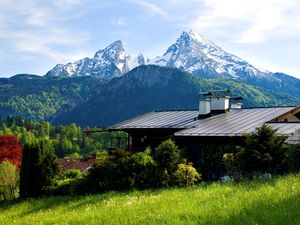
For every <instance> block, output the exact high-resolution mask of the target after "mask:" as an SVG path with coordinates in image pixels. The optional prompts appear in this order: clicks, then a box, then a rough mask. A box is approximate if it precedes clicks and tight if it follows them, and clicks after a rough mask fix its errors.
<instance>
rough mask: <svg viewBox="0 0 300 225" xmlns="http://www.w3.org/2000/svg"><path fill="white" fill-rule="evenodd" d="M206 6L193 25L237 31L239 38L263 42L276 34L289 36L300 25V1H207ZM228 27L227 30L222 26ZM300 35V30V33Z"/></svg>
mask: <svg viewBox="0 0 300 225" xmlns="http://www.w3.org/2000/svg"><path fill="white" fill-rule="evenodd" d="M202 3H203V4H204V8H203V7H202V8H201V9H199V11H198V16H197V18H196V20H193V21H191V22H190V24H189V26H190V27H192V28H194V29H196V30H199V31H205V30H218V31H221V30H222V32H224V30H225V33H226V29H227V30H228V31H230V32H231V33H232V31H233V30H234V31H235V32H234V33H235V35H234V36H235V41H236V42H241V43H262V42H264V41H266V40H267V39H269V38H271V37H272V36H273V35H274V32H277V35H281V36H289V35H293V34H295V29H297V30H298V31H299V27H300V25H299V24H300V1H296V0H290V1H279V0H243V1H238V0H226V1H224V0H203V1H202ZM221 28H224V29H221ZM298 35H299V32H298Z"/></svg>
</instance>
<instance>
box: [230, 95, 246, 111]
mask: <svg viewBox="0 0 300 225" xmlns="http://www.w3.org/2000/svg"><path fill="white" fill-rule="evenodd" d="M230 100H231V103H230V109H241V108H242V105H243V103H242V101H243V97H240V96H239V97H230Z"/></svg>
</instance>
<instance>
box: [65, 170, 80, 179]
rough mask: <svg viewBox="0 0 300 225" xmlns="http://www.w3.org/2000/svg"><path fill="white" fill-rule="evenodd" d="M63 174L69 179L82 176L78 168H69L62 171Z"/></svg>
mask: <svg viewBox="0 0 300 225" xmlns="http://www.w3.org/2000/svg"><path fill="white" fill-rule="evenodd" d="M64 176H65V177H66V178H69V179H79V178H81V177H82V173H81V171H80V170H78V169H70V170H67V171H66V172H65V173H64Z"/></svg>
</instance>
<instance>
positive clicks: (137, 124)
mask: <svg viewBox="0 0 300 225" xmlns="http://www.w3.org/2000/svg"><path fill="white" fill-rule="evenodd" d="M197 117H198V111H197V110H187V111H161V112H150V113H146V114H144V115H141V116H138V117H135V118H133V119H130V120H126V121H124V122H122V123H119V124H116V125H113V126H111V127H109V129H112V130H113V129H136V128H186V127H187V125H188V124H190V123H192V122H193V121H195V120H197Z"/></svg>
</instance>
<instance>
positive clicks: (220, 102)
mask: <svg viewBox="0 0 300 225" xmlns="http://www.w3.org/2000/svg"><path fill="white" fill-rule="evenodd" d="M228 110H229V96H225V95H224V96H216V97H212V98H211V111H212V112H220V113H221V112H227V111H228Z"/></svg>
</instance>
